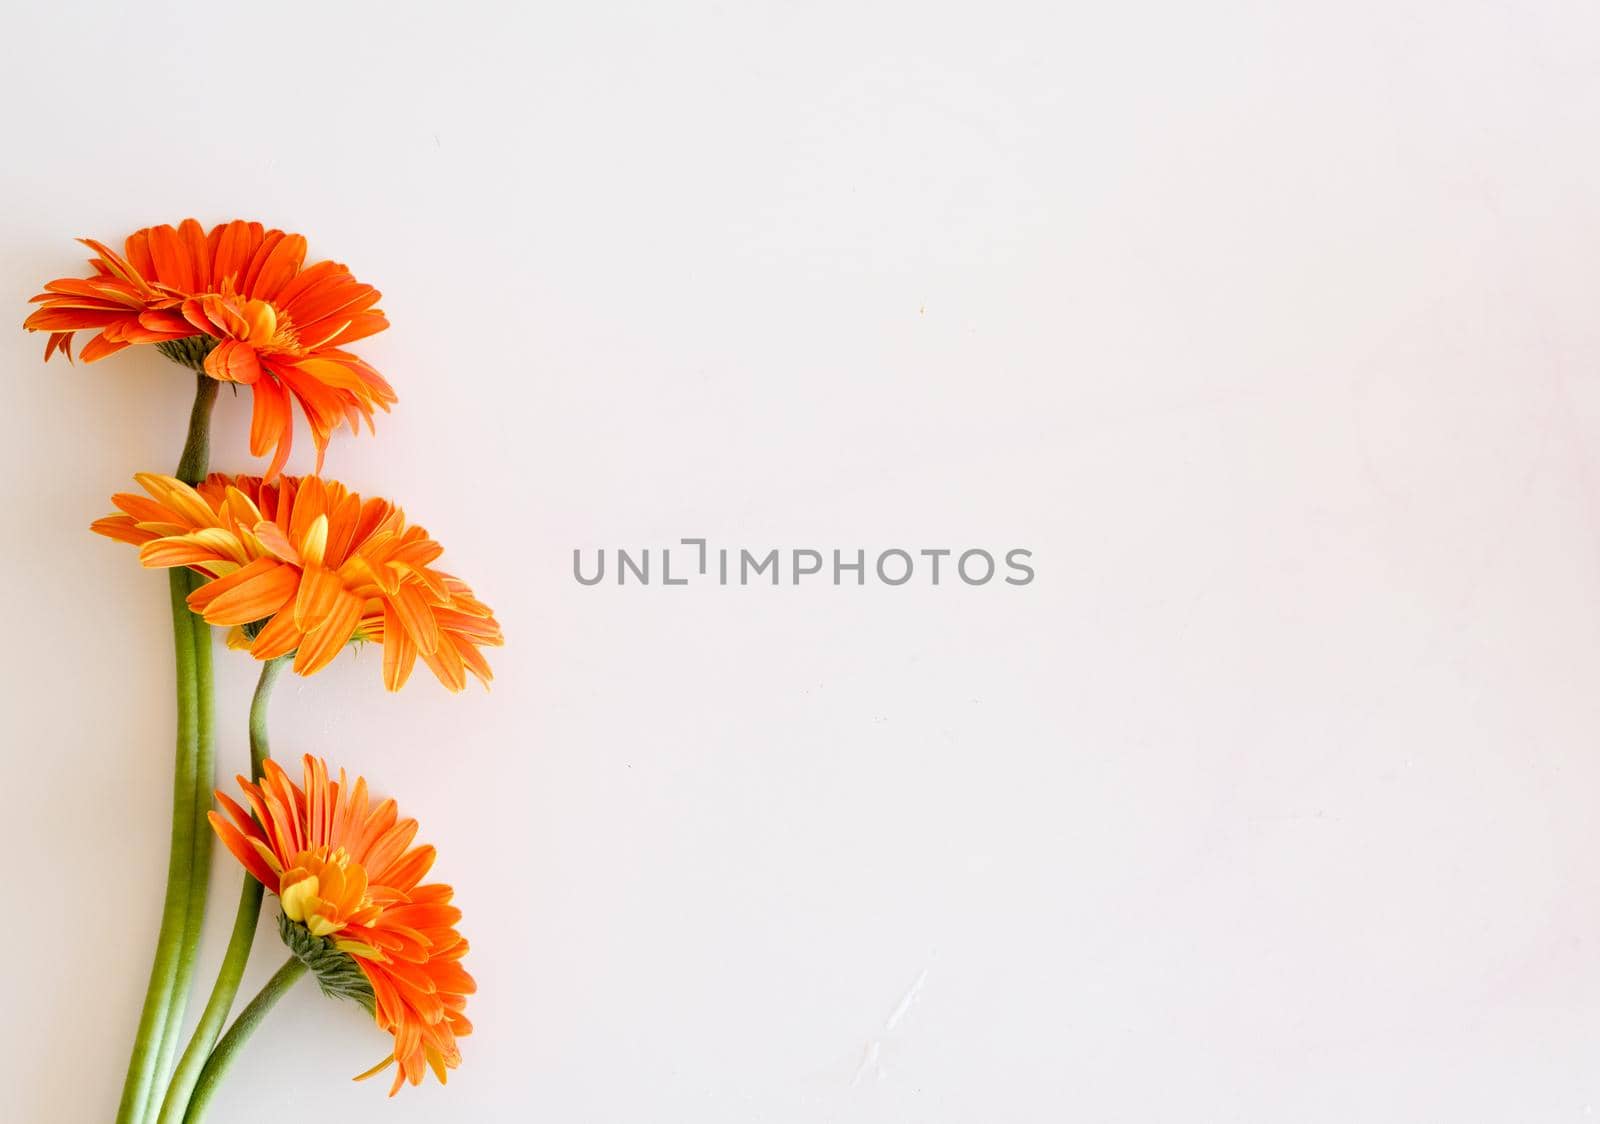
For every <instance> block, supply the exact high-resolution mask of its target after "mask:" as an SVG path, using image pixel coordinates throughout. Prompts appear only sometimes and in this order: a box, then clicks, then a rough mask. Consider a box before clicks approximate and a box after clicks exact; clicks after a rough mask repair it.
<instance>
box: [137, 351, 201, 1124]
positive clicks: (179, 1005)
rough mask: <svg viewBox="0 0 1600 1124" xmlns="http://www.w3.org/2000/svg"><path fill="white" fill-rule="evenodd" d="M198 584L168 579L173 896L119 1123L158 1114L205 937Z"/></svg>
mask: <svg viewBox="0 0 1600 1124" xmlns="http://www.w3.org/2000/svg"><path fill="white" fill-rule="evenodd" d="M217 386H218V384H217V382H216V380H214V379H210V378H207V377H205V376H204V375H197V376H196V388H195V397H194V408H193V409H192V410H191V411H190V415H189V435H188V439H187V440H186V441H185V443H184V446H183V455H182V457H181V458H180V459H179V461H178V475H179V476H180V478H182V479H185V480H188V481H190V482H198V481H199V480H200V479H201V478H203V477H204V475H205V471H206V465H207V462H208V460H209V459H210V445H211V437H210V429H211V408H212V406H213V405H214V404H215V402H216V400H217ZM192 579H193V575H191V574H190V572H189V571H188V570H183V569H179V570H173V571H172V572H171V573H170V575H169V577H168V586H169V590H170V593H171V600H172V638H173V652H174V656H175V664H176V669H177V699H178V736H177V751H176V754H175V758H174V761H175V763H174V768H173V776H172V837H171V848H170V851H169V853H168V857H167V892H166V897H165V899H164V902H163V905H162V910H161V928H160V930H159V932H158V933H157V935H156V952H155V959H154V962H153V963H152V964H151V966H150V982H149V985H148V986H147V987H146V989H145V997H144V1007H143V1009H142V1010H141V1011H140V1014H139V1030H138V1032H137V1034H136V1035H135V1037H134V1041H133V1054H132V1057H130V1058H129V1060H128V1075H127V1078H126V1079H125V1081H124V1082H123V1086H122V1100H121V1101H120V1102H119V1104H118V1107H117V1124H146V1121H148V1120H149V1118H150V1116H151V1115H152V1114H153V1112H154V1109H155V1101H156V1098H157V1097H158V1096H159V1095H160V1094H159V1089H160V1088H161V1087H162V1086H163V1085H164V1084H165V1080H166V1069H167V1067H168V1066H169V1065H170V1064H171V1057H172V1051H173V1049H174V1048H175V1046H176V1041H177V1034H178V1028H179V1026H180V1024H181V1023H182V1022H183V1009H184V1006H185V1004H186V1002H187V1000H188V995H189V980H190V978H191V976H192V975H193V972H194V955H195V950H196V947H197V946H198V944H199V938H200V918H201V915H202V914H203V913H204V912H205V893H206V875H207V874H208V873H209V870H208V864H209V861H210V855H211V838H210V837H211V833H210V831H209V830H205V831H203V832H197V831H196V830H195V828H196V824H197V822H200V823H202V824H203V821H204V813H203V812H198V811H197V810H198V809H199V808H200V806H201V804H202V803H203V804H204V806H205V808H206V809H209V808H210V805H211V769H212V744H213V743H212V736H211V718H212V706H211V694H212V692H211V629H210V628H209V627H208V626H207V625H205V624H204V623H202V622H201V621H200V620H198V619H197V618H196V617H195V616H194V614H193V613H191V612H190V611H189V605H188V596H189V591H190V590H191V589H193V588H194V585H193V581H192ZM197 860H198V863H197Z"/></svg>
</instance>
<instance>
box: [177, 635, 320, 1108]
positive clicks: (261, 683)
mask: <svg viewBox="0 0 1600 1124" xmlns="http://www.w3.org/2000/svg"><path fill="white" fill-rule="evenodd" d="M289 660H290V657H288V656H280V657H279V658H277V659H275V660H268V661H267V662H266V663H264V664H262V665H261V678H260V679H259V680H257V681H256V693H255V696H254V697H253V698H252V699H251V700H250V776H251V778H252V779H255V780H259V779H260V778H261V774H262V767H263V766H264V765H265V763H266V760H267V756H268V753H269V752H270V750H269V747H268V745H267V700H268V699H270V698H271V697H272V686H273V684H274V683H276V682H277V681H278V675H279V673H280V672H282V671H283V666H284V664H285V663H287V662H289ZM261 897H262V886H261V883H259V882H257V881H256V880H255V878H254V877H253V876H252V875H250V874H245V876H244V885H243V887H242V888H241V889H240V891H239V908H238V910H237V911H236V912H235V913H234V917H233V935H232V936H230V937H229V938H228V950H227V952H225V953H224V954H223V957H222V966H221V967H220V968H219V969H217V982H216V983H215V984H213V985H212V987H211V998H210V999H208V1000H207V1001H206V1008H205V1010H204V1011H202V1012H201V1014H200V1021H199V1023H198V1024H196V1026H195V1028H194V1034H193V1036H192V1037H190V1039H189V1045H188V1046H187V1047H186V1048H185V1049H184V1051H183V1057H182V1058H181V1059H180V1060H179V1062H178V1068H177V1070H176V1071H175V1072H174V1073H173V1075H172V1083H171V1084H170V1085H169V1086H168V1087H167V1097H166V1100H165V1101H164V1102H162V1105H161V1117H160V1122H159V1124H182V1121H183V1119H184V1114H185V1112H186V1111H187V1110H188V1107H189V1098H190V1097H191V1096H192V1095H193V1092H194V1087H195V1082H196V1081H198V1080H199V1078H200V1073H201V1071H202V1069H203V1068H204V1067H205V1064H206V1059H207V1058H208V1057H210V1055H211V1048H212V1046H214V1045H215V1044H216V1041H217V1035H219V1034H221V1033H222V1024H223V1023H224V1022H225V1021H226V1020H227V1018H228V1011H229V1010H230V1009H232V1007H233V1000H234V998H235V997H236V996H237V995H238V994H239V982H240V981H241V980H242V979H243V978H244V968H245V964H246V963H248V962H249V959H250V946H251V944H252V943H253V942H254V941H255V936H256V922H257V920H258V919H259V918H260V916H261Z"/></svg>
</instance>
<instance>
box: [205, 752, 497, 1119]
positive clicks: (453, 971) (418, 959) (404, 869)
mask: <svg viewBox="0 0 1600 1124" xmlns="http://www.w3.org/2000/svg"><path fill="white" fill-rule="evenodd" d="M301 773H302V780H301V783H300V784H298V785H297V784H295V783H294V782H293V781H292V780H290V779H289V776H288V774H287V773H285V772H284V771H283V769H282V767H281V766H279V765H278V763H277V762H275V761H271V760H269V761H267V762H266V766H265V769H264V771H263V776H262V777H261V778H260V780H259V781H258V782H257V783H255V784H252V783H251V782H249V781H247V780H245V778H243V777H240V778H239V786H240V788H241V790H242V791H243V792H244V795H245V797H246V799H247V801H248V802H249V804H250V805H251V807H252V808H253V809H254V812H255V816H254V818H252V816H251V815H250V813H249V812H247V811H245V809H244V808H243V807H242V806H241V805H240V804H238V803H237V802H235V801H234V800H231V799H230V798H229V797H228V796H227V795H226V794H224V793H222V792H218V793H217V794H216V796H217V801H218V803H219V804H221V805H222V807H223V808H224V809H225V810H226V812H227V815H226V816H224V815H223V814H221V813H217V812H213V813H211V815H210V822H211V827H212V829H213V830H214V831H215V832H216V833H217V837H218V838H219V839H221V840H222V843H223V845H224V846H225V847H227V849H228V852H229V853H230V854H232V855H233V856H234V858H236V859H238V860H239V864H240V865H241V866H243V867H244V868H245V870H246V871H248V872H249V874H250V875H251V877H253V878H255V879H256V880H257V881H259V882H260V883H261V884H262V885H263V886H265V887H266V888H267V890H269V891H271V892H272V893H274V894H277V895H278V900H279V904H280V906H281V907H282V916H281V917H280V919H279V931H280V932H281V933H282V934H283V937H284V941H285V943H286V944H288V945H289V947H290V949H291V950H292V951H293V952H294V953H295V955H296V956H299V957H301V958H302V959H303V960H304V961H305V962H306V963H307V965H308V966H310V967H311V968H312V969H313V970H314V971H316V972H317V974H318V979H319V982H322V983H324V984H325V985H329V987H328V990H330V991H331V992H334V993H338V994H347V995H352V997H354V998H357V999H362V1000H363V1001H364V1002H365V1003H366V1005H367V1007H368V1009H369V1010H371V1011H372V1014H373V1020H374V1021H375V1022H376V1023H377V1025H378V1027H379V1028H380V1029H382V1030H385V1031H388V1032H389V1034H390V1035H392V1036H393V1043H392V1046H391V1049H390V1052H389V1056H388V1057H387V1058H386V1059H385V1060H384V1061H383V1062H382V1063H381V1064H379V1065H377V1066H374V1067H373V1068H372V1069H370V1070H368V1071H367V1072H365V1073H363V1074H361V1075H360V1076H359V1077H358V1078H357V1080H361V1079H363V1078H367V1077H371V1076H372V1075H373V1074H375V1073H378V1072H380V1071H382V1070H384V1069H387V1068H388V1067H389V1066H390V1065H394V1066H396V1067H397V1068H396V1076H395V1081H394V1084H393V1085H392V1086H391V1088H390V1090H389V1095H390V1096H393V1095H394V1094H395V1092H397V1091H398V1090H399V1088H400V1086H401V1085H403V1084H405V1083H406V1082H410V1083H411V1084H413V1085H417V1084H421V1082H422V1080H423V1078H424V1076H425V1075H426V1074H427V1073H429V1072H431V1073H433V1074H434V1075H435V1076H436V1077H437V1078H438V1079H439V1080H440V1082H443V1081H444V1080H445V1076H446V1073H447V1072H448V1071H449V1070H451V1069H455V1068H457V1067H458V1066H460V1064H461V1051H460V1048H459V1047H458V1046H457V1040H458V1039H460V1038H464V1037H466V1036H467V1035H468V1034H470V1033H471V1031H472V1024H471V1023H470V1022H468V1021H467V1017H466V1014H465V1010H466V1005H467V997H468V996H470V995H472V994H473V993H474V992H476V991H477V983H476V982H475V981H474V980H473V978H472V977H471V976H470V975H469V974H468V973H467V972H466V970H465V969H463V968H462V967H461V957H462V956H463V955H464V954H465V953H466V948H467V942H466V941H465V940H463V939H462V937H461V934H460V933H459V932H457V931H456V924H457V922H459V921H460V919H461V911H460V910H459V909H457V908H456V907H455V906H454V905H452V904H451V898H452V897H453V891H452V890H451V889H450V887H449V886H446V885H443V884H440V883H429V884H427V885H419V883H420V881H421V879H422V878H423V877H425V876H426V875H427V872H428V870H429V868H430V867H431V866H432V865H433V860H434V850H433V848H432V847H430V846H422V847H415V848H411V849H409V850H408V849H407V848H408V846H409V844H410V841H411V839H412V838H414V837H415V835H416V831H417V822H416V821H415V820H413V819H400V818H398V817H397V815H396V813H395V810H394V802H393V801H388V800H386V801H384V802H383V803H382V804H381V805H379V807H378V808H377V809H376V810H374V809H372V808H371V807H370V806H369V799H368V795H367V784H366V781H365V780H364V779H362V778H361V777H357V778H356V779H355V781H354V782H353V783H352V782H350V781H349V780H348V778H347V777H346V776H345V774H344V773H343V771H341V772H340V773H339V778H338V780H336V781H335V780H332V779H331V778H330V777H329V774H328V766H327V764H326V762H324V761H322V760H320V759H318V758H315V757H310V756H307V757H304V758H302V760H301ZM351 965H353V966H354V967H355V968H356V969H357V970H358V971H359V973H360V976H359V978H360V979H361V980H362V981H364V982H365V990H366V992H367V994H365V995H363V994H360V993H359V992H353V991H352V989H351V986H350V976H349V972H348V966H351Z"/></svg>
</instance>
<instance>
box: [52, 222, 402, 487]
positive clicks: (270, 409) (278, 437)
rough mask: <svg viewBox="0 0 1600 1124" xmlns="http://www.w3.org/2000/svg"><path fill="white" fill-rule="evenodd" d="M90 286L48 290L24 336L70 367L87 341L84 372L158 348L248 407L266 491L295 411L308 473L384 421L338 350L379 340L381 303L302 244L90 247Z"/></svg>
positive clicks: (239, 238) (150, 237)
mask: <svg viewBox="0 0 1600 1124" xmlns="http://www.w3.org/2000/svg"><path fill="white" fill-rule="evenodd" d="M82 241H83V244H84V245H86V246H88V247H89V248H90V249H91V250H93V251H94V253H95V256H94V257H92V258H90V259H89V264H90V265H92V266H93V267H94V275H93V276H92V277H87V278H83V277H63V278H60V279H59V280H56V281H51V282H50V283H49V284H47V285H46V286H45V287H44V288H45V291H44V292H42V293H40V294H39V295H37V296H36V297H34V298H33V301H34V303H36V304H38V305H39V308H38V309H36V310H35V311H34V313H33V314H32V315H31V316H29V317H28V319H27V320H26V321H24V323H23V327H25V328H27V329H28V330H30V331H35V332H49V333H50V338H49V340H48V342H47V343H46V344H45V349H44V357H45V359H46V360H48V359H49V358H50V357H51V356H52V355H53V354H55V353H56V352H57V351H60V352H61V353H62V354H64V355H65V356H66V357H67V358H68V359H69V360H70V359H71V358H72V336H73V333H75V332H79V331H95V330H96V329H98V334H96V335H95V336H94V338H93V339H91V340H90V341H89V342H88V343H87V344H85V345H84V347H83V350H82V351H81V352H80V353H79V355H80V357H81V358H82V359H83V361H84V362H86V363H92V362H93V361H94V360H96V359H100V358H102V357H104V356H107V355H111V354H113V353H114V352H118V351H121V350H122V349H123V348H125V347H127V346H129V345H130V344H137V343H153V344H158V345H161V346H162V349H163V350H164V351H165V352H166V354H167V355H168V357H169V358H172V359H175V360H176V361H178V362H181V363H184V364H185V365H188V366H192V367H194V368H195V369H197V370H200V371H202V372H204V373H205V374H207V375H209V376H211V377H212V378H214V379H220V380H222V381H225V382H232V383H242V384H244V385H246V386H248V387H250V388H251V391H252V393H253V394H254V398H255V403H254V412H253V414H252V417H251V422H250V452H251V455H253V456H258V457H259V456H264V455H266V453H267V452H268V451H269V450H272V453H273V455H272V461H271V463H270V464H269V465H268V467H267V473H266V475H267V478H268V479H269V480H270V479H272V478H273V477H275V476H277V475H278V472H279V471H280V470H281V469H282V468H283V465H284V462H285V461H286V460H287V459H288V456H289V447H290V444H291V439H292V437H293V430H294V426H293V422H292V419H291V418H290V412H289V402H290V400H291V399H293V400H294V401H295V402H298V403H299V404H300V410H301V412H302V413H303V414H305V417H306V421H307V423H308V424H309V426H310V428H311V440H312V442H313V443H314V444H315V445H316V449H317V471H319V472H320V471H321V470H322V456H323V453H324V451H325V450H326V449H327V446H328V439H329V437H330V436H331V435H332V433H333V431H334V430H335V429H337V428H338V427H339V426H341V425H343V424H345V423H347V422H348V423H349V425H350V428H351V429H352V430H354V429H355V428H356V427H357V425H358V424H359V422H360V421H361V420H362V419H365V420H366V423H367V428H368V429H371V428H372V418H373V412H374V410H376V409H382V410H388V408H389V406H390V404H391V403H393V402H394V401H395V393H394V391H393V390H392V389H391V388H390V386H389V384H388V383H387V382H385V381H384V380H383V377H382V376H381V375H379V374H378V372H377V371H375V370H373V369H372V368H371V367H370V366H368V365H367V364H366V363H364V362H363V361H362V360H360V359H358V358H357V357H356V356H354V355H352V354H350V353H349V352H348V351H345V350H343V348H344V346H345V345H346V344H349V343H353V342H355V341H356V340H359V339H363V338H364V337H366V336H370V335H372V334H373V333H375V332H381V331H382V330H383V329H385V328H387V327H388V326H389V322H388V320H386V319H385V318H384V315H383V313H382V312H380V311H379V310H378V308H377V307H376V306H377V303H378V300H379V296H380V294H379V293H378V290H376V289H374V288H373V287H372V286H371V285H365V284H362V283H361V282H359V281H357V280H356V279H355V278H354V277H352V276H351V274H350V271H349V270H348V269H346V268H345V267H344V266H342V265H340V264H338V263H337V262H331V261H321V262H317V263H315V264H313V265H306V264H305V256H306V240H305V239H304V238H303V237H301V236H300V235H298V234H285V233H284V232H283V231H281V230H267V229H265V228H264V227H263V226H262V225H261V224H260V223H258V222H244V221H241V220H237V219H236V220H234V221H233V222H228V223H222V224H220V225H218V226H215V227H212V228H211V231H210V233H207V232H206V231H205V230H204V228H202V227H201V225H200V224H199V223H198V222H196V221H195V220H194V219H185V220H184V221H183V222H182V223H180V224H179V225H177V226H175V227H174V226H151V227H146V228H145V229H143V230H138V231H135V232H134V233H133V234H131V235H129V236H128V240H127V242H126V243H125V245H124V247H123V253H122V254H120V255H119V254H117V253H116V252H115V251H114V250H112V249H110V248H109V247H108V246H105V245H104V244H102V243H100V242H96V241H94V240H93V239H89V238H85V239H82Z"/></svg>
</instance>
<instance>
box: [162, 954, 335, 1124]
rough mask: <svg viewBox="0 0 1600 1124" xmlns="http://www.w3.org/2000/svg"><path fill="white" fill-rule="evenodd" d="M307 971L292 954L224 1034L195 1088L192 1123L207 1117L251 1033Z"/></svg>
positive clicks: (190, 1108) (189, 1122)
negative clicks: (223, 1080)
mask: <svg viewBox="0 0 1600 1124" xmlns="http://www.w3.org/2000/svg"><path fill="white" fill-rule="evenodd" d="M305 974H306V966H305V965H304V964H302V963H301V962H300V958H299V957H296V956H291V957H289V959H288V960H286V961H284V963H283V967H281V968H279V969H278V970H277V972H275V973H274V974H273V976H272V978H271V979H270V980H268V981H267V984H266V986H265V987H263V988H262V989H261V990H260V991H259V992H257V993H256V997H255V998H254V999H252V1000H250V1002H249V1004H247V1005H246V1006H245V1009H244V1010H243V1011H240V1012H239V1017H238V1018H236V1019H234V1020H233V1025H232V1026H230V1027H229V1028H228V1033H227V1034H224V1035H223V1036H222V1041H221V1042H218V1043H217V1048H216V1049H215V1050H213V1051H212V1052H211V1057H210V1059H209V1060H207V1062H206V1064H205V1068H204V1069H202V1070H201V1071H200V1080H199V1081H198V1082H196V1083H195V1087H194V1097H193V1099H192V1100H190V1101H189V1115H188V1116H187V1117H186V1118H185V1119H186V1121H187V1122H188V1124H198V1122H199V1121H201V1120H203V1119H205V1115H206V1107H207V1106H208V1105H209V1104H210V1103H211V1098H212V1097H213V1096H214V1095H215V1094H216V1091H217V1086H219V1085H221V1084H222V1079H223V1078H224V1077H226V1076H227V1074H228V1069H229V1067H230V1066H232V1065H233V1060H234V1058H235V1057H236V1056H237V1055H238V1053H239V1050H240V1049H241V1048H242V1047H243V1046H244V1044H245V1043H246V1042H247V1041H248V1040H249V1038H250V1035H252V1034H254V1033H255V1029H256V1027H257V1026H259V1025H260V1023H261V1020H262V1019H264V1018H266V1017H267V1012H268V1011H270V1010H272V1008H273V1006H274V1005H276V1004H277V1002H278V1000H279V999H281V998H283V993H284V992H286V991H288V990H289V988H290V987H292V986H293V985H294V982H295V981H296V980H298V979H299V978H300V977H301V976H303V975H305Z"/></svg>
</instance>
